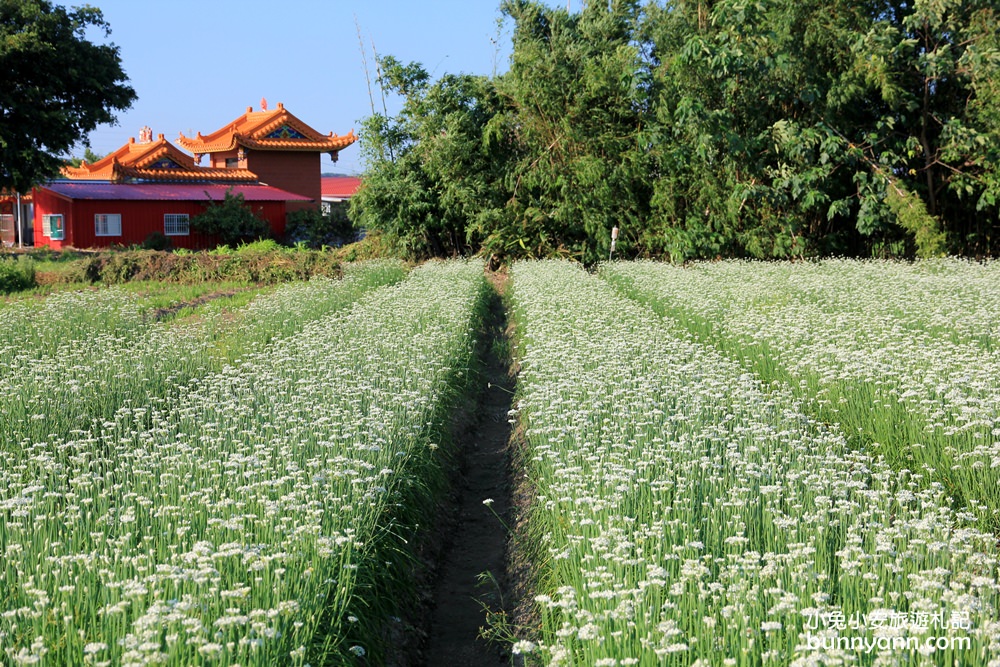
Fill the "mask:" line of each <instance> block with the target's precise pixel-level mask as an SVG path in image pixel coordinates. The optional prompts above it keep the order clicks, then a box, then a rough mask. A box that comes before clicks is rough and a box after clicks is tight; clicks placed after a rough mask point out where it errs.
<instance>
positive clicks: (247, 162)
mask: <svg viewBox="0 0 1000 667" xmlns="http://www.w3.org/2000/svg"><path fill="white" fill-rule="evenodd" d="M261 107H262V109H261V111H254V110H253V107H247V111H246V113H245V114H243V115H242V116H240V117H239V118H237V119H236V120H234V121H233V122H231V123H229V124H228V125H226V126H225V127H223V128H222V129H221V130H217V131H215V132H213V133H212V134H209V135H208V136H202V134H201V132H199V133H198V134H197V136H195V137H193V138H190V137H185V136H183V135H181V136H180V137H179V138H178V139H177V143H178V144H179V145H180V146H181V147H182V148H184V149H186V150H189V151H191V152H192V153H194V156H195V161H196V162H200V160H201V157H202V155H208V156H209V158H210V160H211V167H213V168H216V169H246V170H248V171H250V172H252V173H254V174H256V175H257V177H258V178H259V179H260V180H261V181H263V182H264V183H267V184H268V185H273V186H274V187H276V188H281V189H283V190H288V191H290V192H295V193H297V194H301V195H305V197H306V198H307V199H308V200H309V202H308V203H301V204H293V205H291V206H289V210H290V211H294V210H297V209H300V208H307V207H311V208H319V205H320V200H321V198H322V186H321V181H320V154H321V153H329V154H330V157H331V158H333V161H334V162H336V161H337V156H338V154H339V153H340V151H341V150H342V149H344V148H347V147H348V146H350V145H351V144H353V143H354V142H355V141H357V140H358V138H357V136H355V134H354V131H353V130H351V132H350V133H348V134H346V135H345V136H339V135H336V134H334V133H333V132H331V133H330V134H328V135H323V134H320V133H319V132H317V131H316V130H314V129H312V128H311V127H309V126H308V125H306V124H305V123H303V122H302V121H301V120H299V119H298V118H296V117H295V116H293V115H292V114H291V113H290V112H289V111H287V110H286V109H285V106H284V105H283V104H281V103H280V102H279V103H278V108H277V109H275V110H274V111H267V103H266V102H265V101H263V100H262V101H261Z"/></svg>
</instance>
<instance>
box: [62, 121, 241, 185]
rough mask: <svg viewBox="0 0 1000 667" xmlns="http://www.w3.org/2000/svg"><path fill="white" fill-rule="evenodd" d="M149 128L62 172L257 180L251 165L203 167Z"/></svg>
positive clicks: (129, 178)
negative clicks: (109, 149) (122, 144)
mask: <svg viewBox="0 0 1000 667" xmlns="http://www.w3.org/2000/svg"><path fill="white" fill-rule="evenodd" d="M146 132H147V128H143V131H142V132H140V133H139V141H138V142H137V141H136V140H135V138H131V139H129V141H128V143H127V144H125V145H124V146H122V147H121V148H119V149H118V150H116V151H115V152H113V153H111V154H109V155H105V156H104V157H103V158H101V159H100V160H98V161H97V162H94V163H93V164H87V163H86V162H83V163H81V164H80V166H79V167H64V168H63V170H62V175H63V177H64V178H68V179H70V180H73V181H109V182H112V183H129V182H140V181H141V182H170V183H178V182H188V183H204V182H214V183H256V182H257V181H258V178H257V175H256V174H254V173H253V172H251V171H249V170H248V169H213V168H207V167H200V166H198V165H197V164H196V163H195V160H194V158H192V157H191V156H190V155H188V154H187V153H184V152H183V151H181V150H180V149H179V148H177V147H176V146H174V145H173V144H171V143H170V142H169V141H167V140H166V139H164V138H163V135H162V134H161V135H159V136H158V138H157V140H156V141H152V140H151V138H150V137H151V135H152V133H151V132H150V133H149V134H147V133H146Z"/></svg>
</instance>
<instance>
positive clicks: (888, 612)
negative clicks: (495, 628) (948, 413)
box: [510, 262, 1000, 666]
mask: <svg viewBox="0 0 1000 667" xmlns="http://www.w3.org/2000/svg"><path fill="white" fill-rule="evenodd" d="M713 270H714V265H713V266H710V267H707V268H705V269H704V272H705V273H711V272H712V271H713ZM788 270H789V272H790V273H794V270H795V269H794V268H793V269H788ZM684 271H686V269H680V268H668V267H664V266H662V265H653V264H648V265H642V264H639V265H625V264H615V265H611V266H608V267H605V275H606V276H607V277H609V280H611V276H615V275H622V274H627V275H628V276H629V278H630V280H634V283H635V285H638V287H637V288H636V289H637V290H643V293H645V292H646V291H647V290H648V292H649V294H650V295H651V296H650V298H660V296H661V295H663V294H666V293H667V292H666V290H667V289H668V288H669V289H672V290H674V291H671V292H669V295H670V296H671V297H675V296H676V298H674V299H673V300H672V301H671V302H670V303H671V305H672V306H675V307H677V308H684V307H689V306H690V307H691V308H692V309H693V310H694V311H695V312H696V313H697V312H698V311H697V308H698V307H699V306H702V305H705V306H706V307H707V305H708V304H710V303H713V302H714V301H715V300H725V299H727V298H729V299H731V300H737V299H739V298H743V299H749V298H752V297H746V296H741V295H742V294H743V293H745V292H749V291H754V290H759V294H760V295H762V296H766V297H767V298H769V299H773V298H776V299H777V300H778V302H779V303H783V301H782V296H783V294H781V293H777V294H773V293H772V291H771V290H772V288H773V286H772V285H771V284H770V283H769V282H768V281H767V280H766V279H764V278H760V279H759V280H760V283H759V284H757V283H756V282H755V281H756V280H757V279H758V276H757V275H756V274H755V273H754V272H753V270H752V269H748V270H747V271H745V272H744V273H742V274H740V276H739V277H738V278H735V279H733V280H731V281H730V282H729V292H725V291H722V292H721V293H716V292H714V291H712V289H710V288H707V287H705V286H704V285H702V286H701V289H700V295H699V296H698V298H694V295H693V294H692V293H693V292H699V289H698V288H694V287H692V288H691V289H690V290H689V291H685V292H684V296H678V295H677V291H678V290H679V289H681V288H678V287H677V285H676V283H677V282H681V281H683V280H685V274H684ZM766 271H767V269H766V268H765V269H763V271H762V272H763V273H766ZM693 273H695V274H696V275H697V274H700V273H701V272H698V271H696V272H693ZM737 273H739V272H737ZM845 273H847V272H846V271H845ZM661 274H662V275H663V276H667V277H662V278H661ZM646 275H650V276H652V278H651V279H650V280H649V281H648V283H647V282H644V281H641V280H640V277H641V278H645V276H646ZM656 278H660V279H659V280H654V279H656ZM687 280H689V281H691V282H694V278H687ZM844 280H845V281H849V280H850V278H849V276H845V277H844ZM755 284H757V286H756V287H751V286H750V285H755ZM840 287H841V288H844V287H845V285H843V284H842V285H840ZM970 288H974V287H972V286H970ZM833 289H836V288H833ZM661 290H662V291H661ZM511 291H512V296H511V297H510V299H511V304H512V310H513V316H514V319H515V321H516V323H517V327H518V346H517V357H518V359H519V363H520V367H521V371H520V376H519V389H518V392H519V397H518V401H517V411H518V418H519V420H520V424H521V426H522V428H523V434H524V440H525V442H524V445H523V447H524V449H525V452H524V454H523V457H524V459H525V460H526V464H525V467H526V474H527V477H528V480H529V484H530V486H531V488H533V489H534V494H535V497H536V502H535V503H534V505H533V507H532V508H531V509H530V510H529V512H528V516H527V521H528V525H529V529H528V530H527V533H528V535H527V537H526V539H527V540H528V541H529V542H530V543H531V544H534V545H535V549H536V553H535V559H536V562H537V564H538V565H537V568H538V572H537V574H536V577H537V584H536V595H537V597H535V598H534V602H535V605H536V608H537V610H538V613H539V614H540V619H541V620H540V626H541V627H540V630H539V631H538V632H537V633H536V634H535V636H533V637H525V638H523V639H521V640H520V641H519V642H517V643H516V644H515V645H514V646H513V648H514V651H515V653H519V654H521V655H524V656H525V657H526V658H527V660H528V661H529V662H530V661H532V660H535V661H538V662H540V663H541V664H547V665H606V666H608V665H664V664H668V665H832V664H838V665H839V664H871V665H875V664H879V665H881V664H908V665H909V664H940V665H952V664H962V665H990V666H996V665H998V664H1000V610H998V607H997V606H998V604H1000V584H998V573H997V562H998V561H997V537H996V535H995V534H994V533H992V532H989V531H985V530H982V529H981V528H980V527H979V525H978V524H979V523H980V516H979V515H978V514H977V513H976V512H974V511H970V510H969V509H966V508H963V507H956V506H955V505H954V503H953V501H952V498H950V497H949V494H948V493H947V490H946V489H945V488H944V486H943V485H942V484H941V483H940V482H937V481H933V480H929V479H928V478H929V477H932V473H931V471H928V470H926V469H924V468H914V469H912V470H906V469H901V468H893V467H891V466H890V465H889V464H888V463H887V462H886V459H885V458H884V457H883V456H881V455H880V453H879V452H877V451H871V450H866V449H863V448H858V447H856V446H854V445H853V443H851V442H849V441H848V440H847V438H845V435H844V433H843V432H842V431H841V430H840V428H839V427H838V426H837V425H836V424H831V423H828V422H825V421H823V420H820V419H817V418H816V417H815V416H814V415H813V414H812V413H811V412H810V409H809V408H810V406H809V405H807V404H806V402H805V399H803V398H802V397H800V396H798V395H797V394H796V392H795V391H793V390H792V387H790V386H789V385H787V384H785V383H781V382H776V381H775V382H769V383H766V384H765V383H763V382H761V380H760V378H759V377H758V376H757V375H755V374H754V373H753V372H751V371H750V370H748V368H747V367H746V366H745V365H743V364H742V363H741V362H740V360H739V359H737V358H734V357H732V356H729V355H726V354H724V353H723V352H722V351H720V350H719V349H718V348H716V347H715V346H713V345H711V344H710V343H706V342H703V341H701V340H697V339H696V338H695V337H694V336H693V335H692V334H691V332H690V331H689V330H688V328H687V327H686V326H684V325H683V324H682V323H681V320H678V319H674V318H670V317H661V316H659V315H658V314H656V313H655V312H654V311H653V310H652V309H650V308H647V307H644V306H643V305H641V304H639V303H638V302H637V301H634V300H632V299H630V298H629V297H628V296H625V295H624V294H622V293H621V292H619V291H616V289H614V288H613V287H612V286H611V284H609V282H606V281H603V280H601V279H600V278H598V277H595V276H593V275H589V274H587V273H586V272H584V271H583V270H582V269H580V268H579V267H576V266H574V265H571V264H568V263H564V262H540V263H533V264H519V265H516V266H515V267H514V268H513V270H512V285H511ZM687 297H691V301H687V300H686V298H687ZM844 302H845V303H853V302H852V301H850V300H846V299H845V301H844ZM727 303H728V302H727ZM691 304H693V305H691ZM733 310H734V311H735V310H736V308H734V309H733ZM664 312H668V311H664ZM767 312H768V313H770V312H771V311H770V310H768V311H767ZM724 314H727V315H728V314H729V311H728V310H724ZM706 319H708V320H709V321H711V322H712V323H715V322H716V321H718V320H720V319H721V320H722V321H723V322H724V323H725V324H728V323H729V322H730V319H729V318H725V317H715V318H711V317H706ZM732 319H737V318H736V316H735V315H734V316H733V318H732ZM780 322H781V325H783V326H789V325H790V323H791V320H790V319H787V318H786V319H781V320H780ZM769 324H771V325H772V326H768V325H769ZM773 324H774V322H773V321H769V319H768V315H767V314H764V315H761V316H760V317H758V318H757V319H755V320H754V321H753V323H752V324H747V325H746V326H745V327H744V328H743V330H742V331H743V332H745V335H746V336H751V335H752V334H753V333H754V332H759V331H765V332H770V331H772V329H774V328H776V327H775V326H773ZM809 326H813V327H817V328H818V327H820V326H821V323H820V320H819V319H817V320H810V321H808V322H805V323H801V324H799V325H797V326H796V328H795V330H794V331H793V332H792V333H791V334H788V335H787V336H786V339H789V338H791V339H798V338H800V337H802V336H803V334H802V333H800V331H801V330H802V329H806V331H808V327H809ZM855 333H856V334H857V335H858V336H859V337H862V336H864V335H865V334H866V333H867V332H866V331H855ZM823 334H824V331H822V330H817V331H814V332H813V335H814V336H815V337H816V338H822V337H823ZM934 335H935V336H936V337H935V339H934V340H935V342H936V344H937V343H941V344H942V345H943V344H944V343H945V342H946V341H947V342H949V343H950V344H953V343H952V339H951V337H950V336H946V335H944V333H943V332H941V333H937V332H935V333H934ZM956 335H958V334H956ZM834 340H835V341H837V342H840V344H841V345H843V346H845V347H846V349H844V350H843V354H844V356H847V357H849V356H850V353H851V351H852V350H853V349H854V348H852V347H849V346H847V340H849V339H846V338H835V339H834ZM949 349H950V348H949ZM796 352H799V354H801V351H799V350H798V349H797V348H791V349H784V350H783V354H787V357H788V359H789V360H791V359H794V358H796V356H797V355H796ZM949 354H950V352H949ZM783 359H784V357H783ZM978 359H979V362H980V363H981V364H982V363H989V357H988V355H986V354H981V355H980V357H978ZM949 362H950V360H949ZM949 362H945V363H949ZM976 370H977V369H976V367H971V368H969V369H967V372H968V373H969V374H970V375H971V376H975V377H978V373H977V372H976ZM793 372H794V371H793ZM983 393H984V394H985V392H983ZM977 395H978V394H977ZM961 398H962V397H961V395H956V399H957V400H961ZM878 407H879V406H873V408H874V409H875V411H877V410H878ZM994 417H995V413H994ZM980 419H982V420H984V421H987V418H986V417H981V418H980ZM990 423H991V424H992V423H994V422H990ZM991 428H992V427H991ZM987 433H990V434H991V435H990V436H989V437H986V438H985V439H986V440H987V441H992V442H993V443H994V446H995V442H996V433H995V432H993V431H987ZM980 491H982V494H981V495H982V496H988V495H989V494H990V493H993V492H995V488H994V489H988V490H987V489H980Z"/></svg>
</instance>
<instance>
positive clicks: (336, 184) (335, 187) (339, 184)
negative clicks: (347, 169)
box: [321, 176, 361, 199]
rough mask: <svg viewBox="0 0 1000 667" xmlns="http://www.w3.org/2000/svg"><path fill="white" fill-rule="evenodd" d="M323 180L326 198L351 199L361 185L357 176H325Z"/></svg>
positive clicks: (324, 196)
mask: <svg viewBox="0 0 1000 667" xmlns="http://www.w3.org/2000/svg"><path fill="white" fill-rule="evenodd" d="M322 180H323V183H322V185H321V187H322V191H323V198H324V199H350V198H351V197H353V196H354V193H355V192H357V191H358V188H359V187H361V179H360V178H358V177H357V176H323V178H322Z"/></svg>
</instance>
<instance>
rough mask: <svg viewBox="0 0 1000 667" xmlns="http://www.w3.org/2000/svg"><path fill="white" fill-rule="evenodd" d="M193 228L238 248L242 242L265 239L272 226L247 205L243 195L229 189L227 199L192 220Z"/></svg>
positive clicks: (215, 203)
mask: <svg viewBox="0 0 1000 667" xmlns="http://www.w3.org/2000/svg"><path fill="white" fill-rule="evenodd" d="M191 228H192V229H195V230H197V231H199V232H202V233H203V234H212V235H214V236H218V237H219V241H220V242H221V243H224V244H226V245H230V246H235V245H238V244H239V243H241V242H245V241H255V240H257V239H260V238H263V237H264V236H266V235H267V233H268V230H269V229H270V226H269V225H268V223H267V220H264V219H263V218H261V217H259V216H258V215H257V214H256V213H254V212H253V211H251V210H250V209H249V208H248V207H247V206H246V202H245V201H244V200H243V195H241V194H239V193H233V191H232V189H229V190H228V191H227V192H226V197H225V199H223V200H222V201H221V202H217V201H212V202H210V203H209V205H208V208H206V209H205V211H204V212H203V213H200V214H198V215H196V216H194V217H193V218H192V219H191Z"/></svg>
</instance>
